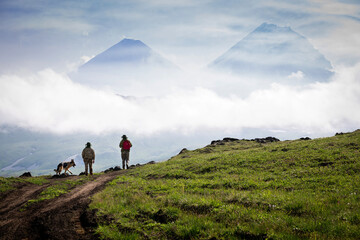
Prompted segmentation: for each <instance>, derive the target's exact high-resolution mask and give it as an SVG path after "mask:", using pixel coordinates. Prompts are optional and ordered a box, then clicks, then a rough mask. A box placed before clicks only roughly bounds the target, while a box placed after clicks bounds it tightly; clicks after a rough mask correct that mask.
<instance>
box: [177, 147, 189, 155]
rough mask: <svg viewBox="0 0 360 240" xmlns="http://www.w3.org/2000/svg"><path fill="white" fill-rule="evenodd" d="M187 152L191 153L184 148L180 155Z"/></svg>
mask: <svg viewBox="0 0 360 240" xmlns="http://www.w3.org/2000/svg"><path fill="white" fill-rule="evenodd" d="M187 151H189V150H187V149H186V148H183V149H181V151H180V152H179V154H183V153H186V152H187Z"/></svg>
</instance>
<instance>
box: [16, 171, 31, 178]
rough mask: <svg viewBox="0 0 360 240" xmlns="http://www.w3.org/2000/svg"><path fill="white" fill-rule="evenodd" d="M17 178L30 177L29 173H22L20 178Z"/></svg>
mask: <svg viewBox="0 0 360 240" xmlns="http://www.w3.org/2000/svg"><path fill="white" fill-rule="evenodd" d="M19 177H32V176H31V173H30V172H24V173H23V174H22V175H21V176H19Z"/></svg>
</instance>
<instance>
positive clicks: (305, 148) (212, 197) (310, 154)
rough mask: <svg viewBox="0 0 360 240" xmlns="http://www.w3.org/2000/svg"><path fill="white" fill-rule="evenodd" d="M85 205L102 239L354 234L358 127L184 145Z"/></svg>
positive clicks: (359, 171)
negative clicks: (327, 133) (279, 138)
mask: <svg viewBox="0 0 360 240" xmlns="http://www.w3.org/2000/svg"><path fill="white" fill-rule="evenodd" d="M91 208H95V209H98V212H97V216H98V218H99V221H100V222H101V224H100V226H99V227H98V229H97V232H98V233H100V234H101V236H102V237H103V238H106V239H309V238H310V239H359V238H360V131H359V130H358V131H356V132H353V133H347V134H343V135H338V136H334V137H330V138H322V139H315V140H308V141H304V140H295V141H284V142H273V143H266V144H261V143H256V142H254V141H245V140H241V141H237V142H229V143H226V144H225V145H216V146H213V145H209V146H206V147H205V148H202V149H198V150H194V151H188V152H185V153H182V154H179V155H178V156H176V157H173V158H171V159H170V160H168V161H166V162H163V163H158V164H154V165H146V166H143V167H140V168H137V169H133V170H130V171H128V172H127V173H126V174H124V175H123V176H121V177H118V178H117V179H116V180H114V181H112V182H111V183H110V184H109V186H108V187H107V188H106V189H105V190H104V191H103V192H101V193H99V194H97V195H95V197H94V199H93V202H92V204H91Z"/></svg>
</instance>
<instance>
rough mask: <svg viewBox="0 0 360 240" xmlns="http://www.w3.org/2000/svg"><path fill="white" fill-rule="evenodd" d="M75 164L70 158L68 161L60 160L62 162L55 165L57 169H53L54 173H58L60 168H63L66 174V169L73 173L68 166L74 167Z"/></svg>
mask: <svg viewBox="0 0 360 240" xmlns="http://www.w3.org/2000/svg"><path fill="white" fill-rule="evenodd" d="M75 166H76V164H75V162H74V159H71V161H70V162H62V163H59V165H58V166H57V169H54V171H55V172H56V175H60V173H61V172H62V170H65V172H64V173H65V174H66V171H68V172H69V173H71V174H73V173H72V172H71V171H70V170H69V168H71V167H75Z"/></svg>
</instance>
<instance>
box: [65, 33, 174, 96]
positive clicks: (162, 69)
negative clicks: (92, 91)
mask: <svg viewBox="0 0 360 240" xmlns="http://www.w3.org/2000/svg"><path fill="white" fill-rule="evenodd" d="M178 72H180V69H179V68H178V67H177V66H175V65H174V64H172V63H171V62H170V61H168V60H167V59H165V58H164V57H162V56H161V55H160V54H158V53H156V52H155V51H154V50H152V49H151V48H150V47H148V46H147V45H146V44H144V43H143V42H142V41H140V40H134V39H127V38H125V39H123V40H122V41H120V42H119V43H117V44H115V45H114V46H112V47H110V48H109V49H107V50H105V51H104V52H102V53H100V54H98V55H96V56H95V57H94V58H92V59H91V60H90V61H88V62H87V63H85V64H84V65H82V66H81V67H80V68H79V69H78V71H77V72H76V73H74V74H72V75H71V78H72V79H73V80H75V81H77V82H80V83H82V84H85V85H90V86H92V87H96V88H107V89H111V90H113V91H114V92H116V93H118V94H121V95H133V96H142V95H145V96H151V95H154V92H153V91H152V92H150V91H149V89H154V86H157V87H158V89H159V90H168V88H169V87H171V85H172V79H173V78H172V77H173V75H174V74H177V73H178ZM150 86H152V87H151V88H150ZM155 95H156V94H155Z"/></svg>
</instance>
